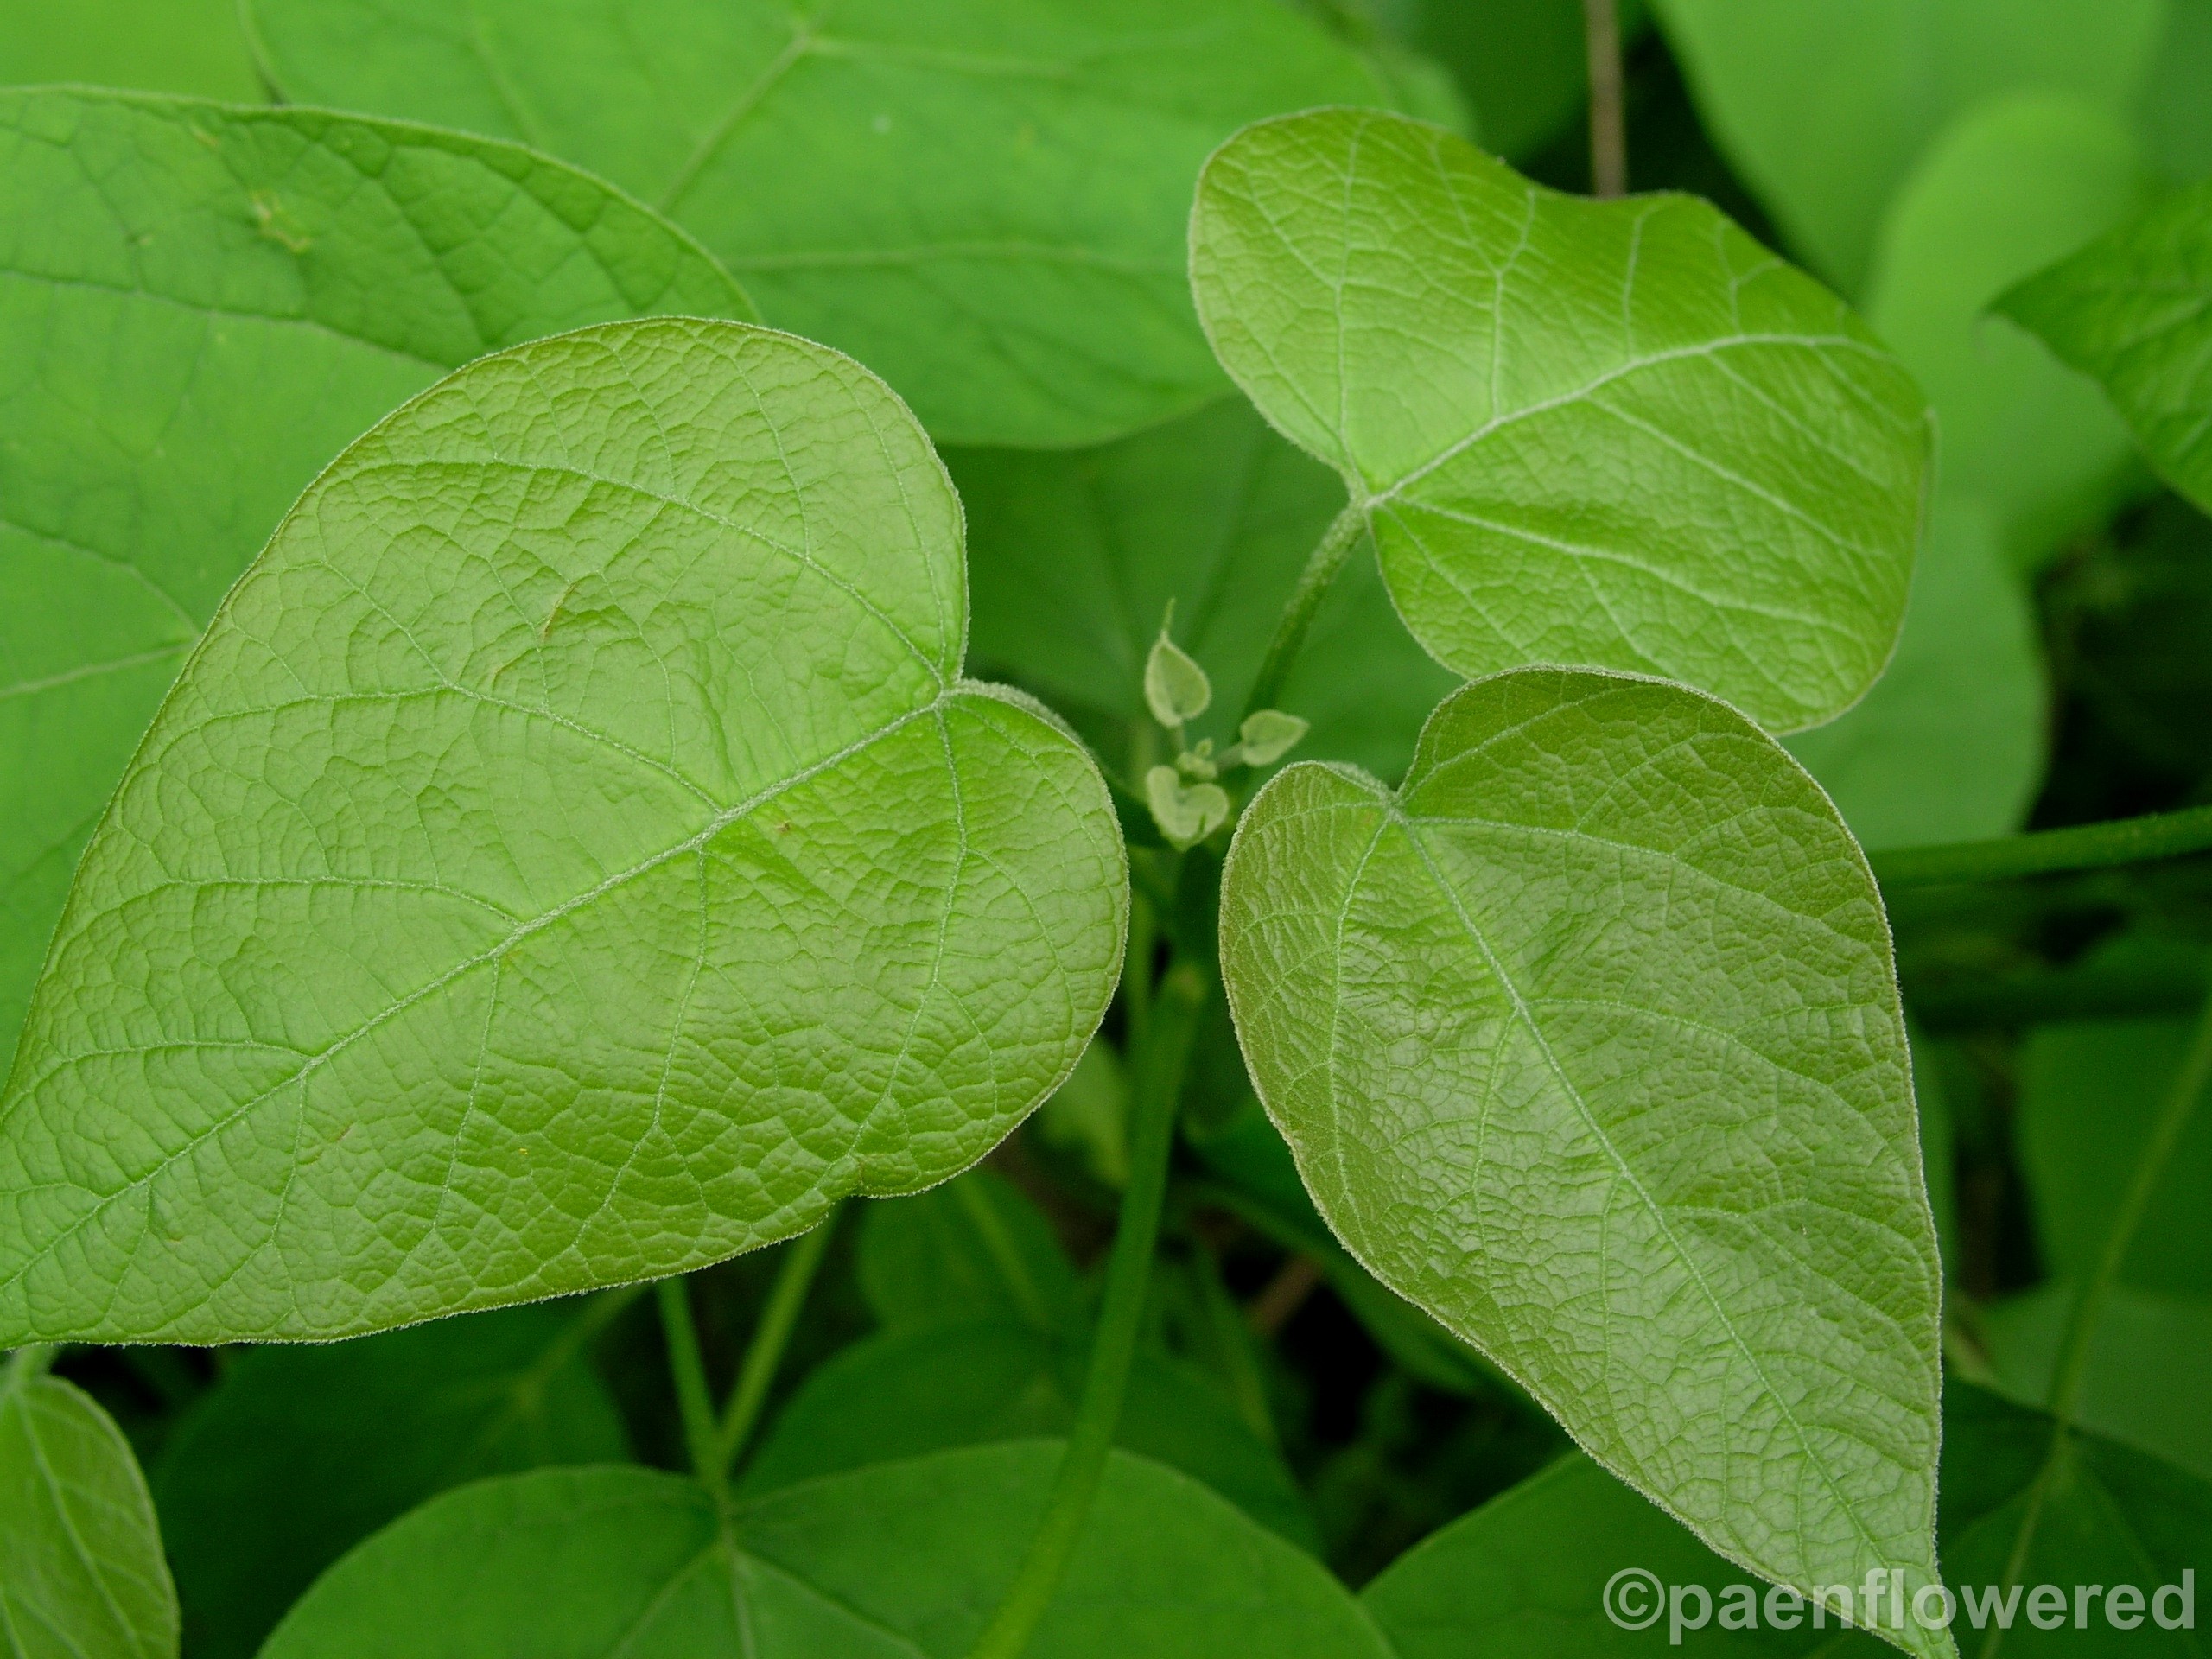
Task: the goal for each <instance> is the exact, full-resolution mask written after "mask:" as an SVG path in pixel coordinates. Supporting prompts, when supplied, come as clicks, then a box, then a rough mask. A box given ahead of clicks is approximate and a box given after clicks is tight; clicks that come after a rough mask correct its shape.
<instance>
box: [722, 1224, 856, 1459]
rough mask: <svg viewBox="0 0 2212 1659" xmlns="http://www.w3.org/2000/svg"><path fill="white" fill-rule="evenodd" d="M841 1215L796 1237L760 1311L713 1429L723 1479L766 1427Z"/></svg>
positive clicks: (777, 1271)
mask: <svg viewBox="0 0 2212 1659" xmlns="http://www.w3.org/2000/svg"><path fill="white" fill-rule="evenodd" d="M840 1213H841V1211H840V1210H835V1209H833V1210H832V1211H830V1212H829V1214H828V1215H826V1216H824V1217H823V1218H822V1220H821V1221H820V1222H819V1223H818V1224H817V1225H816V1227H815V1229H814V1230H813V1231H812V1232H810V1233H803V1234H801V1235H800V1236H798V1238H796V1239H794V1240H793V1241H792V1242H791V1249H789V1250H788V1251H786V1252H785V1255H784V1262H783V1265H782V1266H781V1267H780V1268H778V1269H777V1270H776V1282H775V1284H774V1286H773V1287H772V1288H771V1289H770V1290H769V1292H768V1305H767V1306H766V1307H764V1308H762V1309H761V1310H760V1325H758V1326H757V1327H756V1328H755V1329H754V1331H753V1340H752V1342H751V1343H749V1344H747V1347H746V1350H745V1363H744V1364H742V1365H741V1366H740V1367H739V1368H738V1373H737V1385H736V1387H734V1389H731V1390H730V1396H729V1406H728V1409H727V1410H725V1411H724V1412H723V1413H722V1421H721V1427H718V1428H716V1429H715V1430H714V1431H713V1435H714V1451H713V1457H714V1469H715V1480H716V1481H717V1482H721V1481H727V1480H728V1478H729V1471H730V1470H731V1469H732V1468H733V1467H734V1466H735V1465H736V1463H737V1460H738V1459H740V1458H741V1457H742V1456H743V1455H744V1454H745V1448H746V1446H747V1444H748V1443H749V1442H750V1441H751V1440H752V1439H753V1430H754V1429H755V1428H757V1427H759V1426H760V1408H762V1407H763V1406H765V1405H766V1404H767V1403H768V1390H769V1389H772V1388H773V1387H774V1386H775V1382H776V1371H777V1369H778V1368H779V1366H781V1365H782V1363H783V1362H784V1351H785V1349H786V1348H788V1347H790V1346H791V1332H793V1331H794V1330H795V1329H797V1328H798V1316H799V1313H800V1312H801V1310H803V1309H804V1307H805V1306H806V1293H807V1291H808V1290H809V1289H810V1288H811V1287H812V1286H813V1284H814V1275H815V1274H816V1272H817V1271H818V1270H819V1269H820V1268H821V1266H822V1258H823V1255H824V1254H825V1253H826V1252H827V1251H828V1249H829V1236H830V1235H831V1234H832V1233H833V1232H835V1231H836V1226H837V1217H838V1215H839V1214H840Z"/></svg>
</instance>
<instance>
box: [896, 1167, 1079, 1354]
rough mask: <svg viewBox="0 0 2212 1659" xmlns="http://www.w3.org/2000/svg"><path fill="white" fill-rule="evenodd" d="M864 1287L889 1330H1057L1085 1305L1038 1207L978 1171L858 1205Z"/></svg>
mask: <svg viewBox="0 0 2212 1659" xmlns="http://www.w3.org/2000/svg"><path fill="white" fill-rule="evenodd" d="M858 1268H859V1273H860V1281H861V1292H862V1293H863V1294H865V1295H866V1296H867V1298H868V1306H869V1308H870V1309H871V1310H872V1311H873V1312H874V1314H875V1317H876V1318H877V1319H880V1320H882V1321H883V1323H884V1324H885V1325H887V1326H889V1327H890V1328H891V1329H892V1330H893V1331H914V1330H920V1329H924V1328H925V1327H927V1326H931V1325H970V1324H974V1323H976V1322H977V1321H979V1320H982V1321H991V1322H995V1323H999V1324H1005V1325H1020V1326H1022V1327H1025V1328H1027V1329H1028V1330H1032V1331H1039V1332H1046V1331H1058V1330H1061V1329H1064V1328H1065V1326H1066V1325H1068V1324H1069V1323H1070V1321H1071V1320H1075V1319H1080V1318H1081V1317H1082V1312H1083V1287H1082V1286H1081V1284H1080V1283H1079V1282H1078V1281H1077V1278H1076V1273H1075V1268H1074V1266H1073V1265H1072V1264H1071V1262H1069V1261H1068V1259H1067V1256H1066V1255H1065V1252H1063V1251H1062V1250H1061V1249H1060V1244H1059V1241H1058V1239H1057V1238H1055V1237H1054V1236H1052V1223H1050V1222H1049V1221H1047V1220H1046V1218H1045V1217H1044V1216H1043V1215H1042V1214H1041V1213H1040V1212H1039V1210H1038V1208H1037V1206H1036V1205H1033V1204H1032V1203H1030V1202H1029V1200H1028V1199H1027V1198H1024V1197H1023V1196H1022V1195H1021V1192H1020V1189H1019V1188H1018V1187H1016V1186H1015V1185H1014V1184H1013V1183H1012V1182H1011V1181H1009V1180H1007V1179H1006V1178H1005V1177H1004V1176H1002V1175H1001V1174H999V1173H997V1172H996V1171H995V1170H988V1169H976V1170H970V1171H969V1173H967V1174H965V1175H963V1176H961V1177H960V1178H959V1179H957V1180H951V1181H947V1182H946V1183H945V1184H944V1185H942V1186H934V1187H931V1189H930V1190H929V1191H928V1192H918V1193H916V1194H914V1195H913V1196H912V1198H896V1199H893V1200H890V1201H888V1202H886V1203H883V1204H872V1205H868V1208H867V1209H866V1210H865V1211H862V1212H861V1229H860V1245H859V1251H858Z"/></svg>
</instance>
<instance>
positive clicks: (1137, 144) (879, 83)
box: [249, 0, 1388, 622]
mask: <svg viewBox="0 0 2212 1659" xmlns="http://www.w3.org/2000/svg"><path fill="white" fill-rule="evenodd" d="M249 9H250V10H251V15H252V16H253V17H254V19H255V21H256V22H257V27H258V29H259V33H260V39H261V42H262V45H263V48H264V58H265V60H266V62H267V64H268V66H269V69H270V75H271V77H272V79H274V80H275V82H276V84H277V85H278V86H281V87H282V88H283V91H284V92H285V93H286V94H287V95H288V96H289V97H291V98H295V99H302V100H304V101H307V102H310V103H327V104H336V105H342V106H344V107H346V108H353V109H372V110H378V111H385V112H387V113H390V114H395V115H407V116H412V117H415V118H418V119H422V120H427V121H436V122H440V123H442V124H447V125H450V126H457V127H464V128H467V129H468V130H471V131H474V132H488V133H493V134H497V135H499V136H500V137H512V138H520V139H524V140H525V141H527V142H528V143H532V144H536V145H537V146H538V147H540V148H542V149H550V150H552V151H553V152H555V153H556V154H557V155H561V156H567V157H568V158H569V159H570V160H571V161H575V162H581V163H582V164H583V165H584V166H586V167H589V168H592V169H593V170H594V171H595V172H598V173H601V174H603V175H606V176H607V177H608V178H610V179H613V181H615V182H616V183H618V184H620V185H621V186H623V187H624V188H627V189H630V190H633V191H635V192H636V193H637V194H639V196H641V197H643V198H645V200H649V201H652V202H654V203H655V204H656V205H658V206H659V207H662V208H663V209H664V211H666V212H668V213H671V214H672V215H673V216H674V217H675V218H677V219H679V220H681V221H682V222H683V224H685V225H687V226H690V228H691V229H692V230H694V231H696V232H698V233H699V236H700V238H701V239H702V240H703V241H704V242H705V243H706V244H707V245H708V246H709V247H710V248H712V249H714V251H715V252H716V253H717V254H719V255H721V257H722V258H723V259H724V260H725V261H726V262H727V263H728V264H729V266H730V268H731V269H732V270H735V271H736V272H737V273H738V274H739V275H740V277H741V278H742V279H743V280H744V281H745V283H747V286H748V287H749V288H751V289H752V290H753V294H754V295H755V296H757V297H758V299H759V300H760V307H761V309H762V310H763V311H765V312H766V314H767V316H768V319H769V321H772V322H773V323H775V324H776V325H777V326H778V327H784V328H789V329H791V330H792V331H794V332H795V333H798V334H804V335H806V336H807V337H808V338H810V339H814V340H827V341H828V342H829V344H831V345H833V346H838V347H840V348H842V350H845V351H849V352H850V353H853V355H855V357H857V358H859V359H861V361H862V362H864V363H866V364H867V365H868V366H869V367H870V368H873V369H874V370H875V371H877V372H879V373H880V374H882V375H883V376H884V377H885V378H887V379H888V380H889V381H890V382H891V383H892V385H894V386H896V387H898V389H899V391H900V392H901V393H903V394H904V395H905V396H906V397H907V398H908V399H909V400H910V401H911V402H912V404H913V405H914V408H915V410H917V411H918V413H919V414H920V416H921V417H922V420H923V422H924V423H925V424H926V425H927V426H928V427H929V429H930V430H931V432H933V433H935V434H936V435H938V437H940V438H942V439H944V440H945V441H946V442H961V443H1019V444H1075V443H1095V442H1099V441H1101V440H1103V439H1105V438H1108V437H1110V436H1112V435H1115V434H1116V433H1120V432H1125V431H1128V430H1129V429H1132V428H1135V427H1137V426H1141V425H1144V424H1146V423H1149V422H1152V421H1156V420H1159V419H1160V418H1162V417H1164V416H1169V415H1173V414H1176V413H1179V412H1180V411H1183V410H1188V409H1191V408H1193V407H1195V406H1196V405H1197V404H1200V403H1202V402H1204V401H1205V400H1206V399H1208V398H1211V397H1215V396H1217V395H1218V393H1219V391H1220V390H1221V381H1220V375H1219V372H1218V371H1217V369H1216V368H1215V367H1214V365H1213V363H1212V361H1211V359H1210V358H1209V357H1208V355H1207V353H1206V349H1205V341H1204V340H1203V339H1202V338H1201V337H1200V336H1199V334H1198V328H1197V327H1196V325H1195V323H1194V321H1193V320H1192V315H1191V303H1190V298H1189V294H1188V290H1187V289H1186V288H1185V279H1184V267H1183V229H1184V224H1185V219H1186V217H1187V215H1188V213H1189V211H1190V203H1191V185H1192V180H1194V179H1195V178H1196V177H1197V176H1198V165H1199V163H1200V162H1203V161H1204V160H1205V156H1206V153H1207V152H1208V151H1209V150H1211V149H1212V148H1213V147H1214V146H1215V145H1216V144H1217V143H1220V142H1221V141H1222V140H1223V139H1224V138H1226V137H1228V136H1229V135H1230V133H1231V132H1233V131H1235V130H1236V129H1237V128H1238V127H1240V126H1242V125H1243V124H1244V123H1246V122H1247V121H1250V120H1253V119H1255V118H1257V117H1260V116H1263V115H1269V114H1273V113H1274V112H1275V111H1280V110H1291V109H1299V108H1302V107H1304V106H1306V105H1313V104H1364V103H1376V102H1380V101H1383V99H1385V98H1386V97H1387V96H1388V92H1387V89H1386V86H1385V85H1384V83H1383V81H1382V80H1381V79H1378V77H1377V75H1376V73H1375V72H1374V70H1373V69H1372V67H1370V65H1369V64H1368V63H1367V62H1366V61H1365V60H1363V59H1362V58H1360V57H1359V56H1358V55H1357V54H1355V53H1353V52H1351V50H1350V49H1348V48H1344V47H1341V46H1339V45H1338V44H1337V43H1335V42H1334V41H1331V40H1330V39H1329V38H1328V37H1327V36H1326V35H1324V34H1323V33H1322V32H1321V30H1319V29H1318V28H1316V27H1314V26H1313V25H1312V24H1311V23H1309V22H1306V21H1305V20H1304V19H1302V18H1300V17H1299V16H1296V15H1295V14H1294V13H1293V12H1292V10H1290V8H1289V7H1287V6H1285V5H1282V4H1281V3H1279V0H1120V3H1117V4H1116V5H1114V6H1112V7H1110V8H1102V7H1100V6H1098V5H1096V4H1095V3H1090V0H1025V3H1022V4H1019V5H1008V4H1007V3H1005V0H938V3H933V4H931V5H929V6H926V7H917V6H914V5H912V4H909V3H906V0H852V3H846V4H842V5H840V6H838V7H836V9H835V10H834V11H833V10H830V9H829V8H828V7H825V6H823V5H820V4H792V3H781V0H654V3H650V4H638V5H632V6H626V7H623V8H620V9H619V10H617V9H609V8H607V7H605V6H584V5H573V4H571V5H563V6H561V7H559V8H557V9H556V10H554V11H552V12H551V13H550V15H549V12H548V10H547V9H546V8H545V7H543V6H542V5H540V4H538V3H536V0H463V3H461V4H459V5H456V4H454V3H453V0H396V3H395V0H252V3H251V6H250V8H249ZM1156 620H1158V619H1157V617H1156V616H1155V617H1154V618H1151V619H1148V622H1149V621H1156Z"/></svg>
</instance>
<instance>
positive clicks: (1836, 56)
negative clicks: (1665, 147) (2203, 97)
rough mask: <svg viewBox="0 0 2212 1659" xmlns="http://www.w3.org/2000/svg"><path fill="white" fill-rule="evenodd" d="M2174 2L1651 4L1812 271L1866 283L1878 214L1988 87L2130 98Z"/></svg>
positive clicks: (1678, 0) (1761, 0) (1725, 136)
mask: <svg viewBox="0 0 2212 1659" xmlns="http://www.w3.org/2000/svg"><path fill="white" fill-rule="evenodd" d="M2166 3H2167V0H1789V3H1788V4H1784V5H1776V4H1773V3H1771V0H1655V10H1656V11H1657V12H1658V14H1659V18H1660V22H1661V23H1662V26H1663V27H1664V28H1665V29H1666V31H1667V36H1668V40H1669V43H1670V44H1671V45H1672V46H1673V47H1674V48H1675V55H1676V56H1677V57H1679V58H1680V59H1681V60H1682V61H1683V64H1684V66H1685V67H1686V68H1687V69H1688V73H1689V78H1690V80H1691V83H1692V85H1693V86H1694V88H1695V91H1696V92H1697V100H1698V107H1699V111H1700V114H1701V115H1702V116H1703V118H1704V121H1705V124H1706V126H1707V130H1710V131H1712V132H1713V134H1714V136H1715V137H1716V138H1717V139H1718V140H1719V143H1720V146H1721V148H1722V149H1724V150H1726V153H1727V156H1728V159H1729V161H1730V162H1732V164H1733V165H1734V167H1735V168H1736V170H1737V172H1738V173H1739V174H1741V175H1743V177H1744V179H1745V181H1746V182H1748V183H1749V184H1750V185H1751V187H1752V188H1754V189H1755V190H1757V191H1758V194H1759V196H1760V199H1761V200H1762V201H1763V202H1764V205H1765V207H1766V208H1767V211H1768V212H1769V213H1771V214H1772V215H1773V216H1774V219H1775V221H1776V222H1777V224H1778V225H1779V226H1781V227H1782V229H1783V231H1784V232H1786V233H1787V234H1788V235H1789V238H1790V241H1791V242H1792V244H1793V245H1795V246H1796V248H1797V249H1799V250H1800V251H1802V253H1803V254H1804V256H1805V257H1807V258H1808V259H1809V260H1810V261H1811V262H1812V263H1813V264H1814V265H1815V266H1816V267H1817V268H1818V269H1819V270H1821V271H1822V272H1824V273H1825V274H1826V275H1827V276H1828V277H1832V278H1834V280H1836V281H1838V282H1840V283H1842V284H1843V286H1844V288H1845V289H1846V290H1847V292H1852V293H1856V292H1858V291H1859V285H1860V283H1862V282H1863V281H1864V279H1865V277H1866V272H1867V270H1868V268H1869V266H1870V265H1871V264H1872V261H1873V256H1874V245H1875V241H1876V238H1877V235H1878V229H1879V226H1880V225H1881V222H1882V218H1883V215H1884V213H1885V210H1886V208H1887V207H1888V204H1889V202H1890V200H1891V197H1892V196H1893V195H1894V194H1896V192H1897V188H1899V186H1900V185H1901V184H1902V183H1903V182H1904V178H1905V175H1907V174H1908V173H1909V172H1910V170H1911V168H1912V167H1913V165H1914V163H1915V162H1916V161H1917V160H1918V158H1919V156H1920V155H1921V153H1922V151H1923V149H1925V148H1926V146H1927V145H1928V143H1929V141H1930V140H1931V139H1933V138H1934V137H1935V135H1936V132H1937V131H1938V130H1941V129H1942V127H1943V126H1944V125H1945V124H1947V123H1948V122H1949V121H1950V120H1951V118H1953V117H1955V116H1957V115H1959V114H1961V112H1963V111H1966V110H1967V109H1969V108H1971V107H1973V106H1974V105H1976V104H1978V103H1980V102H1982V101H1983V100H1984V99H1988V98H1991V97H1993V96H1994V95H1996V94H1999V93H2002V92H2013V91H2021V90H2029V89H2041V90H2045V91H2051V92H2071V93H2074V94H2075V95H2077V96H2079V97H2082V98H2086V99H2089V100H2090V101H2092V102H2094V103H2096V104H2099V105H2102V106H2104V107H2105V108H2107V109H2109V110H2111V111H2114V112H2115V113H2118V112H2124V111H2127V110H2128V109H2129V108H2130V107H2131V106H2132V105H2133V103H2134V101H2135V99H2136V98H2137V96H2138V94H2139V90H2140V89H2141V87H2142V86H2143V83H2144V80H2145V74H2146V72H2147V70H2148V68H2149V67H2150V64H2151V61H2152V57H2153V54H2155V53H2156V52H2157V50H2158V42H2159V38H2160V34H2161V31H2162V29H2163V28H2164V24H2165V22H2166Z"/></svg>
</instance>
